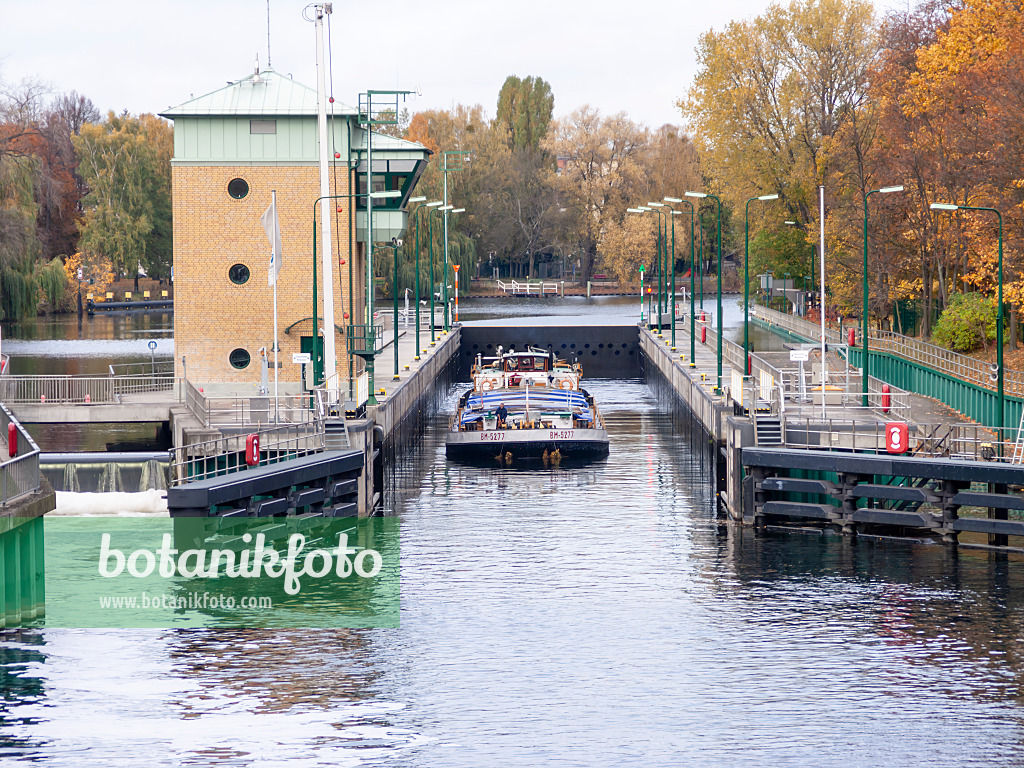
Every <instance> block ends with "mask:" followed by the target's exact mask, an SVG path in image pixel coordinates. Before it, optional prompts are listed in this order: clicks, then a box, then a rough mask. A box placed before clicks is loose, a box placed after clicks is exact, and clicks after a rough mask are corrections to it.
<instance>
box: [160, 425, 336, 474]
mask: <svg viewBox="0 0 1024 768" xmlns="http://www.w3.org/2000/svg"><path fill="white" fill-rule="evenodd" d="M249 434H256V435H258V436H259V449H260V460H259V464H260V465H267V464H276V463H278V462H282V461H286V460H288V459H295V458H299V457H302V456H307V455H309V454H312V453H320V452H321V451H323V450H324V448H325V434H324V422H323V420H322V419H317V420H315V421H311V422H308V423H305V424H285V425H283V426H273V427H265V428H262V429H254V430H253V431H252V432H250V433H248V434H235V435H222V436H220V437H218V438H216V439H213V440H205V441H202V442H198V443H190V444H188V445H183V446H180V447H177V448H173V449H172V450H171V473H170V474H171V485H173V486H177V485H183V484H185V483H191V482H195V481H198V480H206V479H208V478H211V477H220V476H223V475H230V474H234V473H236V472H243V471H245V470H247V469H250V467H249V465H248V464H246V463H245V451H246V441H247V439H248V436H249Z"/></svg>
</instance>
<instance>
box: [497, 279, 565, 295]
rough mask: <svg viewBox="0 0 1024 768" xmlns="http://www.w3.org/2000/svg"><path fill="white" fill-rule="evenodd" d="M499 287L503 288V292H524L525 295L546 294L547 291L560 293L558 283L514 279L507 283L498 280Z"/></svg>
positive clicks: (514, 293)
mask: <svg viewBox="0 0 1024 768" xmlns="http://www.w3.org/2000/svg"><path fill="white" fill-rule="evenodd" d="M498 288H500V289H501V291H502V293H511V294H513V295H518V294H522V295H524V296H531V295H537V296H544V295H545V294H547V293H558V283H545V282H543V281H542V282H538V283H531V282H529V281H527V282H525V283H520V282H519V281H518V280H512V281H511V282H508V283H506V282H505V281H503V280H499V281H498Z"/></svg>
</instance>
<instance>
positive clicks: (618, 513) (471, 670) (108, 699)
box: [0, 381, 1024, 768]
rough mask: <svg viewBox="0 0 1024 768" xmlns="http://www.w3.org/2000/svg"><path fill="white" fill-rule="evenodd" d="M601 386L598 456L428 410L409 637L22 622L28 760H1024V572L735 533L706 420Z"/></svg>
mask: <svg viewBox="0 0 1024 768" xmlns="http://www.w3.org/2000/svg"><path fill="white" fill-rule="evenodd" d="M588 389H589V390H590V391H591V392H593V393H594V395H595V398H596V399H597V400H598V402H599V403H600V404H601V406H602V409H603V410H604V412H605V413H606V415H607V419H608V424H609V432H610V436H611V440H612V444H611V451H610V454H609V457H608V458H607V460H605V461H601V462H596V463H595V464H593V465H591V466H588V467H574V468H546V469H545V468H542V467H532V468H517V467H514V466H513V467H511V468H509V467H475V466H469V465H462V464H456V463H451V462H448V461H447V460H446V459H445V457H444V444H443V430H444V428H445V425H446V423H447V414H448V413H449V412H450V411H451V409H452V407H453V405H454V401H455V399H456V396H457V394H456V392H453V395H452V397H451V398H450V399H449V400H448V402H447V405H446V406H445V408H443V409H442V412H440V413H438V414H436V415H435V416H434V417H433V418H432V419H431V420H430V422H429V423H428V427H427V434H426V435H425V437H424V439H423V441H422V443H421V445H420V447H419V449H418V450H416V451H415V452H413V453H410V454H406V456H405V457H404V458H403V459H402V460H401V461H400V462H399V463H398V464H396V465H395V467H394V470H393V471H392V472H390V473H389V475H388V477H387V483H388V485H387V491H388V496H387V498H388V503H389V505H390V510H389V511H391V512H393V513H394V514H397V515H399V516H400V517H401V519H402V524H403V533H402V536H403V539H402V626H401V628H400V629H398V630H360V631H350V632H241V631H232V632H223V631H221V632H216V631H168V632H140V631H131V632H127V631H126V632H88V631H81V632H73V631H53V630H31V631H27V630H23V631H21V632H20V633H7V634H4V635H2V638H3V642H2V643H0V647H3V648H5V649H7V651H8V652H9V653H10V654H12V655H8V656H7V657H3V656H0V659H2V663H3V671H2V674H3V675H4V676H3V677H0V680H3V681H4V683H3V684H4V685H5V694H6V697H7V698H6V699H5V708H4V717H5V718H6V719H5V720H4V721H3V728H4V732H5V737H4V738H5V739H6V741H5V744H6V745H7V746H6V752H4V753H2V754H4V755H5V756H6V757H9V758H14V757H16V756H20V757H23V758H25V759H36V760H40V761H41V760H44V759H45V760H46V761H47V762H48V763H49V764H53V765H59V766H64V765H67V766H79V765H104V766H109V765H124V766H128V765H132V766H134V765H138V764H139V763H141V762H145V763H146V764H147V765H156V766H162V765H167V766H171V765H175V766H176V765H258V764H273V765H297V766H307V765H319V764H325V765H326V764H330V765H338V764H340V765H364V766H415V767H418V766H423V768H427V767H428V766H429V767H433V766H439V765H444V766H466V767H467V768H468V767H470V766H473V767H474V768H476V767H477V766H481V765H524V766H525V765H528V766H587V767H588V768H589V767H590V766H623V765H628V766H643V767H644V768H649V766H695V765H700V766H730V767H731V766H765V765H773V766H774V765H781V766H794V767H796V766H801V767H804V766H842V768H851V767H853V766H880V765H898V766H934V765H944V766H960V765H974V766H1005V765H1020V764H1024V748H1022V745H1021V743H1020V742H1021V739H1020V734H1021V725H1022V722H1021V720H1022V715H1024V709H1022V707H1021V702H1020V689H1021V675H1022V663H1021V661H1022V660H1021V659H1020V658H1019V656H1020V651H1019V650H1018V648H1019V639H1020V637H1021V631H1022V626H1021V624H1022V608H1024V599H1022V598H1024V589H1022V587H1024V570H1022V564H1021V563H1018V562H1009V561H1005V560H1002V561H1000V560H995V559H993V560H990V559H989V558H988V556H977V555H964V554H963V553H960V554H957V553H956V552H951V551H949V550H947V549H945V548H943V547H941V546H920V547H911V546H906V545H896V544H892V543H886V542H879V541H857V542H853V541H850V540H848V539H843V538H841V537H823V536H814V537H812V536H803V535H792V534H785V535H784V534H777V533H771V532H770V533H768V534H757V533H755V532H754V531H752V530H749V529H740V528H733V527H729V526H726V525H725V524H724V523H723V522H722V521H721V520H719V519H718V518H717V516H716V514H715V511H714V504H713V483H712V478H713V475H714V466H713V463H712V462H711V457H710V455H709V453H708V449H707V444H706V442H705V440H704V438H703V436H702V434H701V433H700V432H699V430H696V429H694V428H693V425H692V424H691V423H690V421H689V419H688V418H687V417H686V416H685V414H681V413H679V412H670V411H666V410H665V409H664V408H662V407H659V405H658V403H657V402H656V400H655V398H654V397H653V395H652V394H651V392H650V390H649V389H648V388H647V387H646V386H645V385H643V383H642V382H638V381H633V382H602V381H593V382H589V383H588ZM27 637H28V638H31V642H30V641H27V640H26V638H27ZM25 649H27V650H25ZM23 652H31V654H34V655H32V656H31V657H29V658H27V659H26V658H25V657H23V656H20V655H18V654H20V653H23Z"/></svg>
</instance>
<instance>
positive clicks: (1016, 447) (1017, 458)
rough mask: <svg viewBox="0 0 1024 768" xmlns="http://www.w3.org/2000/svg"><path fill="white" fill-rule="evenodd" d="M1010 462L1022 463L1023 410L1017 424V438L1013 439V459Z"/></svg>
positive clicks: (1023, 444)
mask: <svg viewBox="0 0 1024 768" xmlns="http://www.w3.org/2000/svg"><path fill="white" fill-rule="evenodd" d="M1010 463H1011V464H1022V463H1024V410H1021V412H1020V424H1019V425H1018V426H1017V439H1016V440H1014V441H1013V460H1012V461H1011V462H1010Z"/></svg>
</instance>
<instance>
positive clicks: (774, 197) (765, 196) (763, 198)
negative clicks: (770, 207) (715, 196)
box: [757, 187, 902, 200]
mask: <svg viewBox="0 0 1024 768" xmlns="http://www.w3.org/2000/svg"><path fill="white" fill-rule="evenodd" d="M900 189H902V187H900ZM757 199H758V200H778V199H779V196H778V195H777V194H774V195H761V196H760V197H759V198H757Z"/></svg>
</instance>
